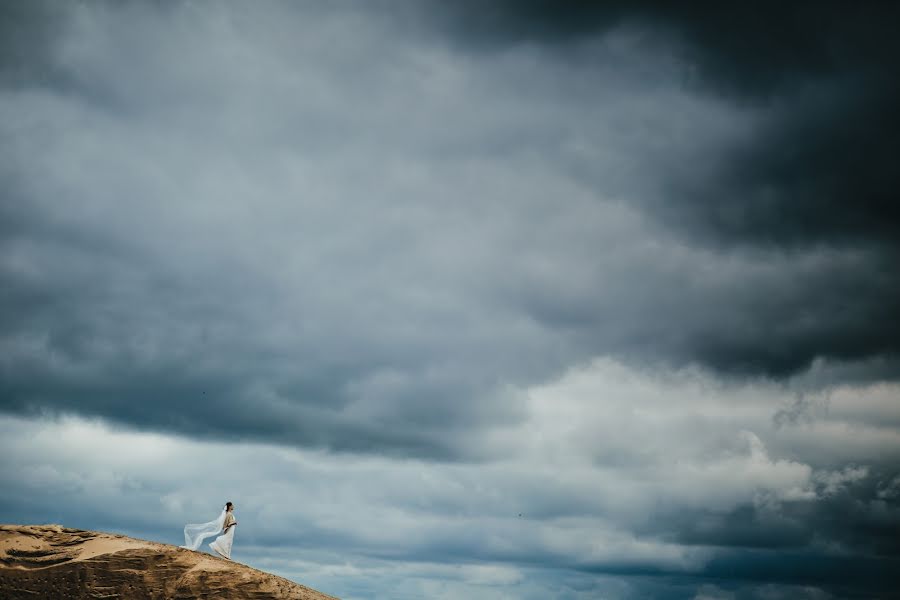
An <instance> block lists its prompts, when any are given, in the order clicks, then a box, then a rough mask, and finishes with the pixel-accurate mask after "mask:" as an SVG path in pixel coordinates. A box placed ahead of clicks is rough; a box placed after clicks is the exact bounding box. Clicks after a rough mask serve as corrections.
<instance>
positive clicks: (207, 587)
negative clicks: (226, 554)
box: [0, 525, 335, 600]
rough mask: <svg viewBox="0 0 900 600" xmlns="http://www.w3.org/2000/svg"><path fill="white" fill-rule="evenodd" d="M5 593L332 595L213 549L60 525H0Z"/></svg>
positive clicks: (153, 597) (184, 599)
mask: <svg viewBox="0 0 900 600" xmlns="http://www.w3.org/2000/svg"><path fill="white" fill-rule="evenodd" d="M0 598H3V599H4V600H16V599H19V598H27V599H28V600H35V599H38V598H52V599H54V600H56V599H58V600H72V599H76V598H79V599H80V598H91V599H96V598H109V599H113V598H122V599H127V600H163V599H165V600H172V599H178V600H188V599H191V600H193V599H198V598H204V599H206V598H209V599H212V598H228V599H234V600H244V599H247V600H250V599H253V600H257V599H263V598H265V599H272V600H275V599H278V600H280V599H284V600H288V599H290V600H335V599H334V598H332V596H326V595H325V594H322V593H320V592H317V591H315V590H312V589H310V588H307V587H304V586H302V585H299V584H296V583H293V582H291V581H288V580H287V579H283V578H281V577H276V576H275V575H270V574H268V573H264V572H262V571H257V570H256V569H252V568H250V567H248V566H246V565H242V564H240V563H237V562H231V561H227V560H225V559H222V558H217V557H214V556H211V555H209V554H204V553H201V552H192V551H190V550H184V549H182V548H178V547H176V546H170V545H168V544H157V543H155V542H147V541H144V540H137V539H134V538H129V537H125V536H122V535H113V534H109V533H100V532H96V531H84V530H81V529H69V528H67V527H62V526H60V525H0Z"/></svg>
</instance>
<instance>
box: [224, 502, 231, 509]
mask: <svg viewBox="0 0 900 600" xmlns="http://www.w3.org/2000/svg"><path fill="white" fill-rule="evenodd" d="M229 508H231V502H226V503H225V510H228V509H229Z"/></svg>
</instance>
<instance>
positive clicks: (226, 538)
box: [209, 502, 237, 560]
mask: <svg viewBox="0 0 900 600" xmlns="http://www.w3.org/2000/svg"><path fill="white" fill-rule="evenodd" d="M233 512H234V504H232V503H231V502H228V503H226V504H225V521H223V523H222V528H223V529H224V530H225V533H223V534H222V535H220V536H219V537H217V538H216V539H215V540H213V541H212V542H211V543H210V544H209V547H210V548H212V549H213V550H214V551H215V552H216V554H218V555H219V556H221V557H222V558H227V559H228V560H231V543H232V542H233V541H234V527H235V526H236V525H237V521H236V520H235V519H234V514H233Z"/></svg>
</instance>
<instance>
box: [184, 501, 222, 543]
mask: <svg viewBox="0 0 900 600" xmlns="http://www.w3.org/2000/svg"><path fill="white" fill-rule="evenodd" d="M226 514H228V513H227V512H226V511H225V509H224V508H223V509H222V514H220V515H219V516H218V517H216V519H215V520H213V521H210V522H209V523H191V524H189V525H185V526H184V546H182V548H187V549H188V550H196V549H197V548H199V547H200V544H202V543H203V540H205V539H207V538H211V537H212V536H214V535H216V534H217V533H219V532H220V531H222V527H223V526H224V524H225V515H226Z"/></svg>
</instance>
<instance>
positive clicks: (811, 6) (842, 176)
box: [438, 0, 900, 376]
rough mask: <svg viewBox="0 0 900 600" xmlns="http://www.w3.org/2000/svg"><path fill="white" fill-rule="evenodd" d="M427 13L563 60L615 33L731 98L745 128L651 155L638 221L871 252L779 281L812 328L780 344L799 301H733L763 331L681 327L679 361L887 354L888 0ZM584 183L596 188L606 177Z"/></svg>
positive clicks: (703, 236) (709, 236)
mask: <svg viewBox="0 0 900 600" xmlns="http://www.w3.org/2000/svg"><path fill="white" fill-rule="evenodd" d="M438 12H439V14H442V15H443V17H444V18H443V21H442V23H444V24H445V26H446V29H447V30H448V31H449V35H450V36H451V37H453V38H456V39H459V40H461V44H462V45H463V46H466V45H469V44H473V45H474V47H476V48H482V49H483V50H484V51H488V52H496V51H498V50H502V49H508V48H511V47H517V46H528V45H537V46H539V47H542V48H546V49H548V50H549V51H550V53H551V55H555V56H556V57H557V59H558V60H559V61H560V62H566V61H573V60H574V61H583V62H585V63H587V64H588V65H589V64H590V63H591V62H592V61H596V58H595V57H593V56H592V54H591V52H590V51H586V50H585V47H586V45H587V44H588V43H589V42H590V41H591V40H592V39H596V38H598V37H601V36H603V35H607V34H608V33H609V32H610V31H613V30H616V28H632V29H634V30H637V31H639V32H641V34H642V35H643V36H645V38H647V39H651V40H656V43H657V44H658V45H657V46H656V50H657V51H658V52H660V53H666V52H671V53H673V54H674V55H676V56H678V57H679V59H680V60H679V63H678V64H677V65H676V66H675V68H676V69H678V71H679V73H680V77H681V78H682V80H683V83H684V84H685V85H686V86H689V87H692V88H694V89H697V90H698V91H702V92H703V93H707V94H711V95H713V96H717V97H721V98H722V99H723V100H725V101H727V102H729V103H733V104H734V105H736V106H741V107H743V108H744V109H746V110H747V111H749V112H752V113H753V114H755V115H756V116H757V122H756V124H755V125H754V127H753V129H752V131H750V132H747V133H745V134H742V135H740V136H737V138H736V139H732V140H730V141H726V142H725V143H719V144H715V145H711V146H695V147H694V148H693V149H685V150H686V151H685V152H679V153H677V155H673V156H671V157H670V158H669V159H667V160H666V161H665V163H664V164H661V165H660V164H658V165H657V166H656V168H655V171H656V173H655V175H656V177H657V178H658V181H657V183H658V187H657V188H656V189H655V190H653V191H652V192H648V193H644V194H640V195H634V196H633V198H632V199H633V200H635V201H636V202H640V203H643V204H644V206H645V209H646V210H647V214H648V215H650V216H651V217H652V218H654V219H656V220H657V221H659V222H661V223H664V224H665V225H666V226H668V227H670V228H673V229H674V230H676V231H680V232H682V235H686V236H690V239H691V243H694V244H697V243H701V244H712V245H713V247H720V248H721V247H724V248H734V247H738V248H745V247H747V246H751V247H753V246H758V247H762V248H786V249H788V251H790V249H795V248H798V247H799V248H809V247H839V248H846V247H850V248H867V249H868V250H867V252H869V254H870V260H869V261H868V262H867V264H863V265H860V267H859V269H860V270H859V272H858V273H856V274H854V275H852V276H851V277H852V281H853V282H854V283H851V280H850V279H847V278H846V277H837V278H834V279H832V280H830V281H797V282H796V283H795V284H794V285H788V286H787V287H786V288H781V291H784V290H785V289H791V288H798V290H797V292H798V295H797V297H798V298H800V297H801V296H802V301H801V304H802V305H804V306H806V307H807V308H808V310H811V311H812V312H814V313H819V316H818V317H813V320H814V321H815V322H816V325H815V326H813V328H814V329H816V332H815V333H814V332H813V331H807V332H806V333H803V334H800V335H797V336H794V335H790V336H788V338H781V339H779V337H780V336H779V333H778V332H782V331H784V330H783V327H782V326H783V324H784V320H785V319H788V320H793V319H794V318H796V317H799V316H800V314H802V313H805V312H806V310H807V309H803V308H800V307H792V306H790V305H787V304H786V305H779V306H777V307H773V308H774V309H775V310H774V312H769V311H768V309H767V308H764V305H765V304H766V303H765V302H763V303H762V306H763V307H762V308H760V309H757V308H756V307H744V311H742V312H741V313H740V314H741V317H740V318H741V319H745V318H746V319H748V320H749V321H752V322H755V323H758V324H763V323H771V324H772V325H773V326H774V329H775V331H773V332H771V333H772V335H773V336H774V337H773V338H770V337H768V336H766V341H762V340H758V341H751V340H750V339H749V338H747V339H744V340H740V341H739V340H731V341H726V340H723V339H716V338H715V337H713V338H711V339H706V340H703V339H700V336H694V338H693V340H690V341H688V342H687V346H688V347H687V348H684V349H683V351H682V352H683V354H681V355H682V356H686V357H690V359H694V360H699V361H700V362H702V363H704V364H707V365H710V366H713V367H714V368H718V369H722V370H724V371H745V372H761V373H768V374H772V375H776V376H779V375H784V374H787V373H792V372H797V371H799V370H802V369H803V368H805V367H806V366H808V365H809V363H810V361H811V360H812V359H813V358H815V357H816V356H826V357H832V358H839V359H845V360H855V359H861V358H867V357H875V356H886V357H894V358H896V356H897V355H898V353H900V346H898V342H897V340H900V335H898V334H900V331H898V330H897V329H896V327H895V326H894V325H893V324H895V323H898V322H900V313H898V312H897V311H898V309H897V307H898V306H900V278H898V277H897V276H896V274H895V272H896V269H895V268H894V265H896V264H897V263H898V262H900V247H898V242H897V240H898V239H900V235H898V234H900V209H898V202H897V190H898V189H900V175H898V173H900V171H898V169H896V166H895V163H896V157H897V156H898V154H900V119H898V116H897V115H898V112H897V110H896V106H898V105H900V83H898V78H897V77H896V72H897V71H898V67H900V60H898V57H900V42H898V41H897V39H898V38H897V36H896V35H895V32H896V30H897V28H898V26H900V8H898V7H897V6H896V4H894V3H871V2H870V3H859V4H855V5H852V6H850V5H847V4H846V3H841V2H793V3H742V4H737V5H734V4H727V5H726V4H723V3H695V4H692V5H691V6H690V7H685V6H682V5H679V6H675V5H671V4H667V3H657V2H629V3H617V2H614V3H594V2H568V3H559V2H544V1H540V0H539V1H525V2H501V3H492V4H491V5H490V6H489V7H484V6H483V5H482V4H479V3H465V2H463V3H455V4H453V5H451V6H450V7H445V9H444V11H438ZM661 110H665V109H664V108H663V109H661ZM587 177H588V179H592V180H593V181H592V183H593V185H599V183H598V182H599V181H600V180H602V179H603V175H598V176H596V177H593V178H591V176H590V175H587ZM859 286H861V287H859ZM801 287H802V291H801V290H800V289H799V288H801ZM765 293H773V294H779V293H780V291H779V290H767V291H766V292H765ZM837 305H840V308H838V307H837ZM735 312H737V311H735ZM735 316H737V314H736V315H735ZM829 330H831V331H830V332H829ZM895 375H896V372H895V373H894V376H895Z"/></svg>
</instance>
